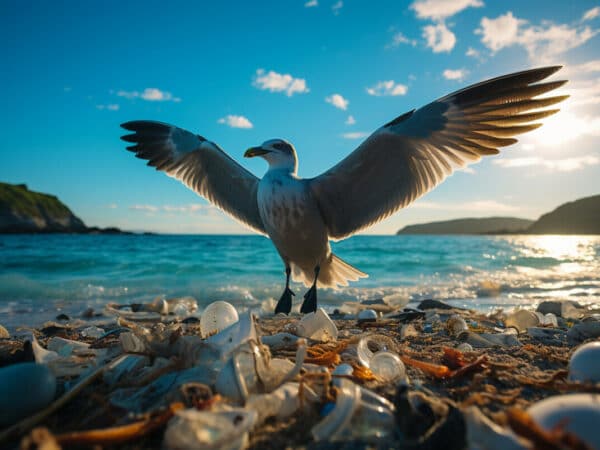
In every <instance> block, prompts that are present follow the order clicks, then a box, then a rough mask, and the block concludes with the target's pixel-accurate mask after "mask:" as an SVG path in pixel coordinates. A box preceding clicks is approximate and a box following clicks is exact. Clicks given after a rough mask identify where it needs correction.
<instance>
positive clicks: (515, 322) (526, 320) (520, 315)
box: [504, 309, 540, 333]
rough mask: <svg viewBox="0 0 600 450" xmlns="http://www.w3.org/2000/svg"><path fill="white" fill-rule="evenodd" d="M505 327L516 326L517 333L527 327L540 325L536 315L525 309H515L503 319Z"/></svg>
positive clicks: (525, 329)
mask: <svg viewBox="0 0 600 450" xmlns="http://www.w3.org/2000/svg"><path fill="white" fill-rule="evenodd" d="M504 324H505V326H506V328H509V327H513V328H516V329H517V330H518V331H519V333H524V332H525V331H527V328H529V327H537V326H538V325H540V318H539V317H538V315H537V314H536V313H535V312H533V311H529V310H526V309H517V310H515V311H513V312H512V313H511V314H509V315H508V317H507V318H506V320H505V321H504Z"/></svg>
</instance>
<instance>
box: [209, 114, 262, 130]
mask: <svg viewBox="0 0 600 450" xmlns="http://www.w3.org/2000/svg"><path fill="white" fill-rule="evenodd" d="M217 122H218V123H222V124H225V125H227V126H230V127H231V128H252V127H253V126H254V125H252V122H250V121H249V120H248V119H247V118H246V117H244V116H236V115H232V114H229V115H227V116H225V117H222V118H220V119H219V120H218V121H217Z"/></svg>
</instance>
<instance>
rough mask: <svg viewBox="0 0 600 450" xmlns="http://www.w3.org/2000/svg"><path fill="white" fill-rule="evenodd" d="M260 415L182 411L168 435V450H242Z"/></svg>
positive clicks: (240, 411)
mask: <svg viewBox="0 0 600 450" xmlns="http://www.w3.org/2000/svg"><path fill="white" fill-rule="evenodd" d="M256 418H257V414H256V412H255V411H249V410H246V409H243V408H233V409H231V410H229V411H221V412H209V411H197V410H196V409H184V410H181V411H178V412H177V413H176V415H175V417H174V418H173V419H171V421H170V422H169V425H168V426H167V430H166V431H165V435H164V441H163V444H164V447H165V448H166V449H168V450H187V449H191V448H193V449H198V450H213V449H214V450H217V449H227V450H241V449H244V448H246V447H247V445H248V432H249V431H250V429H251V428H252V427H253V426H254V423H255V422H256Z"/></svg>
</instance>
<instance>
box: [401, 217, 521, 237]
mask: <svg viewBox="0 0 600 450" xmlns="http://www.w3.org/2000/svg"><path fill="white" fill-rule="evenodd" d="M532 224H533V220H528V219H519V218H517V217H485V218H469V219H455V220H445V221H442V222H429V223H422V224H417V225H408V226H406V227H404V228H402V229H401V230H399V231H398V232H397V233H396V234H502V233H521V232H524V231H525V230H526V229H527V228H528V227H529V226H530V225H532Z"/></svg>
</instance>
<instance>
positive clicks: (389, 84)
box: [367, 80, 408, 97]
mask: <svg viewBox="0 0 600 450" xmlns="http://www.w3.org/2000/svg"><path fill="white" fill-rule="evenodd" d="M407 92H408V86H406V85H404V84H400V83H396V82H395V81H394V80H387V81H380V82H378V83H377V84H375V85H374V86H371V87H369V88H367V94H369V95H375V96H376V97H381V96H384V95H386V96H387V95H391V96H396V95H406V93H407Z"/></svg>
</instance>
